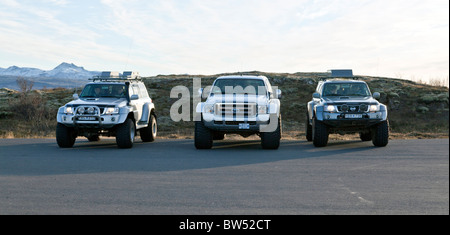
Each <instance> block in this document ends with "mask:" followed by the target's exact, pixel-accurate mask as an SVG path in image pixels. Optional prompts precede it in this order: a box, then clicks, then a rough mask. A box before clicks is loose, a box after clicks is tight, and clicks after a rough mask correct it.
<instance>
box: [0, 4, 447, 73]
mask: <svg viewBox="0 0 450 235" xmlns="http://www.w3.org/2000/svg"><path fill="white" fill-rule="evenodd" d="M0 12H1V14H0V67H1V68H7V67H9V66H12V65H17V66H19V67H35V68H40V69H45V70H51V69H53V68H54V67H56V66H57V65H58V64H60V63H61V62H69V63H74V64H76V65H78V66H84V67H85V68H86V69H88V70H98V71H103V70H105V71H106V70H112V71H124V70H134V71H139V72H140V73H141V75H143V76H153V75H157V74H186V73H187V74H205V75H206V74H216V73H226V72H237V71H251V70H259V71H264V72H288V73H293V72H325V71H327V70H328V69H333V68H339V69H353V71H354V74H357V75H371V76H387V77H396V78H404V79H418V78H420V79H424V80H426V79H429V78H433V79H434V78H437V79H442V78H447V79H448V74H449V1H448V0H220V1H219V0H73V1H71V0H0Z"/></svg>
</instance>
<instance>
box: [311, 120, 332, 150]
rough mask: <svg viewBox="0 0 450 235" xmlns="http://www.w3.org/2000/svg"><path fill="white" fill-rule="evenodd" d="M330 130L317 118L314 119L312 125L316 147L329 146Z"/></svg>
mask: <svg viewBox="0 0 450 235" xmlns="http://www.w3.org/2000/svg"><path fill="white" fill-rule="evenodd" d="M328 135H329V134H328V129H327V126H326V125H325V124H324V123H323V122H321V121H318V120H317V119H316V118H314V119H313V125H312V141H313V144H314V146H316V147H325V146H327V144H328Z"/></svg>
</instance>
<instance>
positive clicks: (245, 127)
mask: <svg viewBox="0 0 450 235" xmlns="http://www.w3.org/2000/svg"><path fill="white" fill-rule="evenodd" d="M239 129H250V124H248V123H239Z"/></svg>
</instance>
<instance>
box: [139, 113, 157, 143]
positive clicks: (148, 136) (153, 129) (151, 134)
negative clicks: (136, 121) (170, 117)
mask: <svg viewBox="0 0 450 235" xmlns="http://www.w3.org/2000/svg"><path fill="white" fill-rule="evenodd" d="M139 132H140V134H141V139H142V141H143V142H153V141H155V139H156V134H157V132H158V125H157V123H156V117H155V115H154V114H153V113H152V114H150V122H149V125H148V126H147V127H146V128H142V129H141V130H140V131H139Z"/></svg>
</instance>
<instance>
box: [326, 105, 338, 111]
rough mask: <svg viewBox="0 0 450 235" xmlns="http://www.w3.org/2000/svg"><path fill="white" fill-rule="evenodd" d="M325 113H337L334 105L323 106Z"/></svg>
mask: <svg viewBox="0 0 450 235" xmlns="http://www.w3.org/2000/svg"><path fill="white" fill-rule="evenodd" d="M324 108H325V111H326V112H330V113H334V112H336V111H337V109H336V106H334V105H325V107H324Z"/></svg>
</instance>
